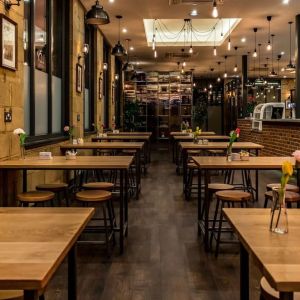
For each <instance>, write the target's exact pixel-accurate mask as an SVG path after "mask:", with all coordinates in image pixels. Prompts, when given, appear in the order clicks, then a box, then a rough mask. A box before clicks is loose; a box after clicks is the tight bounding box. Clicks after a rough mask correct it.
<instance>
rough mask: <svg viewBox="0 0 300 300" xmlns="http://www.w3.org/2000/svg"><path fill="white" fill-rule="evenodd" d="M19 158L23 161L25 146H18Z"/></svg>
mask: <svg viewBox="0 0 300 300" xmlns="http://www.w3.org/2000/svg"><path fill="white" fill-rule="evenodd" d="M20 158H21V159H25V146H24V145H20Z"/></svg>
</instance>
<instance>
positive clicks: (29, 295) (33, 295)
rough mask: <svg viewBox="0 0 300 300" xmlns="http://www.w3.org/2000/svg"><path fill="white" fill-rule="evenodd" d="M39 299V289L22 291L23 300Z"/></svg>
mask: <svg viewBox="0 0 300 300" xmlns="http://www.w3.org/2000/svg"><path fill="white" fill-rule="evenodd" d="M38 299H39V291H37V290H34V291H28V290H25V291H24V300H38Z"/></svg>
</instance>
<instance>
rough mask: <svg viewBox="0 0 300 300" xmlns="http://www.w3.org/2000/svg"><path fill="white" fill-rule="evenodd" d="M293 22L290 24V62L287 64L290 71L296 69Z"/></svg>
mask: <svg viewBox="0 0 300 300" xmlns="http://www.w3.org/2000/svg"><path fill="white" fill-rule="evenodd" d="M292 24H293V22H289V26H290V62H289V64H288V65H287V66H286V70H287V71H290V72H293V71H295V69H296V66H295V65H294V64H293V62H292Z"/></svg>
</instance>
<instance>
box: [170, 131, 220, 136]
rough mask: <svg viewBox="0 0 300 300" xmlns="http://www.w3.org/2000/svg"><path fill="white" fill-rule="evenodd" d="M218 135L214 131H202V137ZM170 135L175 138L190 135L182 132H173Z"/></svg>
mask: <svg viewBox="0 0 300 300" xmlns="http://www.w3.org/2000/svg"><path fill="white" fill-rule="evenodd" d="M215 134H216V133H215V132H214V131H202V132H201V135H215ZM170 135H171V136H174V135H177V136H178V135H189V133H187V132H186V133H184V132H181V131H172V132H170Z"/></svg>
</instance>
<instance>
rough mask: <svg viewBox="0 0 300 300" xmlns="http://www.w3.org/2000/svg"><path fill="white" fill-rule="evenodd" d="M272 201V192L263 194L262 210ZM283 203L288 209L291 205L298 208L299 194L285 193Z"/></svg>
mask: <svg viewBox="0 0 300 300" xmlns="http://www.w3.org/2000/svg"><path fill="white" fill-rule="evenodd" d="M272 200H273V191H268V192H266V193H265V203H264V208H267V207H268V202H269V201H272ZM285 202H286V205H287V207H288V208H291V207H292V204H293V203H296V204H297V208H300V194H299V193H295V192H290V191H286V192H285Z"/></svg>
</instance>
